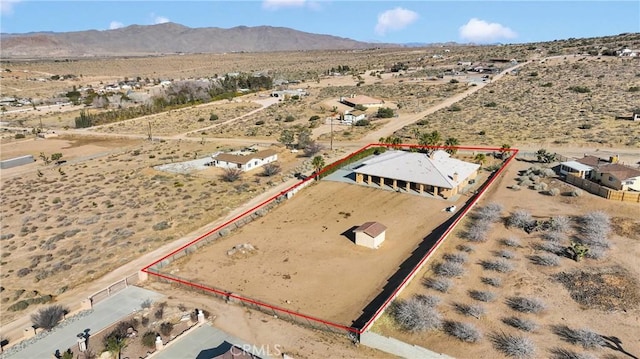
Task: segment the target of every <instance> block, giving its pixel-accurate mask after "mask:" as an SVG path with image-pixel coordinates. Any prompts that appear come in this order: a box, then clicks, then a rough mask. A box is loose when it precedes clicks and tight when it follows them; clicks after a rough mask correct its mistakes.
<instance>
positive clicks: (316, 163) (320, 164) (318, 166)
mask: <svg viewBox="0 0 640 359" xmlns="http://www.w3.org/2000/svg"><path fill="white" fill-rule="evenodd" d="M311 165H312V166H313V168H314V169H315V172H316V173H318V172H320V170H322V168H324V158H323V157H322V156H315V157H314V158H313V160H311ZM316 178H317V177H316Z"/></svg>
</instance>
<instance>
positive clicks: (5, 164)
mask: <svg viewBox="0 0 640 359" xmlns="http://www.w3.org/2000/svg"><path fill="white" fill-rule="evenodd" d="M33 162H35V159H34V158H33V156H32V155H26V156H20V157H15V158H9V159H7V160H4V161H0V168H1V169H7V168H12V167H18V166H22V165H27V164H29V163H33Z"/></svg>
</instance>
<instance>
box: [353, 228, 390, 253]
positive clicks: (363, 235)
mask: <svg viewBox="0 0 640 359" xmlns="http://www.w3.org/2000/svg"><path fill="white" fill-rule="evenodd" d="M386 231H387V227H385V226H384V225H383V224H382V223H379V222H367V223H365V224H363V225H361V226H360V227H358V228H356V229H354V230H353V232H354V233H355V235H356V244H357V245H359V246H364V247H367V248H371V249H377V248H379V247H380V245H381V244H382V242H384V240H385V234H386Z"/></svg>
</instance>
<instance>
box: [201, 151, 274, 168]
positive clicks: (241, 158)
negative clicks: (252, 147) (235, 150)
mask: <svg viewBox="0 0 640 359" xmlns="http://www.w3.org/2000/svg"><path fill="white" fill-rule="evenodd" d="M276 154H278V152H276V151H275V150H263V151H258V152H256V153H252V154H250V155H232V154H228V153H221V154H219V155H217V156H215V157H213V159H215V160H219V161H224V162H230V163H237V164H240V165H244V164H247V163H249V162H250V161H251V160H253V159H256V158H257V159H260V160H262V159H265V158H267V157H270V156H273V155H276Z"/></svg>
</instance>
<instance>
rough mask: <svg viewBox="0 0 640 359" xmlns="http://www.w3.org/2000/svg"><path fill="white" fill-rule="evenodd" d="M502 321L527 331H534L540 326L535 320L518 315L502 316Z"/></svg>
mask: <svg viewBox="0 0 640 359" xmlns="http://www.w3.org/2000/svg"><path fill="white" fill-rule="evenodd" d="M502 322H503V323H504V324H506V325H509V326H511V327H514V328H516V329H520V330H522V331H525V332H532V331H534V330H536V328H538V325H537V324H536V323H535V322H534V321H532V320H529V319H523V318H518V317H508V318H502Z"/></svg>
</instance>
